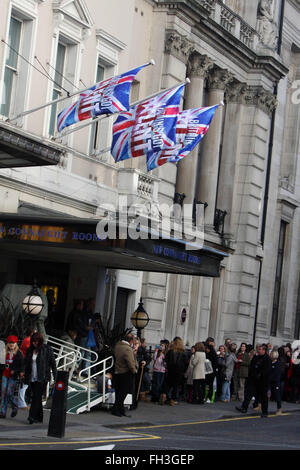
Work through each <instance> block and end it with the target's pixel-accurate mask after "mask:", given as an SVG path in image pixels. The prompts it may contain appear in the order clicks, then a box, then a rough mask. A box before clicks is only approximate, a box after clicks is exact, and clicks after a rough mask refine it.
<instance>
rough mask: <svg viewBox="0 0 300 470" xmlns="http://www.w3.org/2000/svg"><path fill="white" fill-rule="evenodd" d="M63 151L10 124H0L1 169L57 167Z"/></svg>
mask: <svg viewBox="0 0 300 470" xmlns="http://www.w3.org/2000/svg"><path fill="white" fill-rule="evenodd" d="M61 155H62V151H61V150H59V149H58V148H57V147H56V146H55V145H54V144H53V143H50V142H48V143H47V144H45V143H43V142H42V141H41V139H39V138H38V137H37V136H31V135H29V134H28V133H25V132H22V131H21V130H20V129H17V128H16V127H14V126H11V125H9V124H5V123H1V124H0V168H17V167H27V166H43V165H57V164H58V163H59V161H60V158H61Z"/></svg>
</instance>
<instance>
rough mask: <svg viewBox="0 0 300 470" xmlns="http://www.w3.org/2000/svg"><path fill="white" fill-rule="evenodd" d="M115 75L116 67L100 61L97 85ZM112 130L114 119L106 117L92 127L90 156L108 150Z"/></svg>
mask: <svg viewBox="0 0 300 470" xmlns="http://www.w3.org/2000/svg"><path fill="white" fill-rule="evenodd" d="M113 75H115V69H114V67H111V66H108V65H106V64H103V62H102V61H101V62H100V60H98V65H97V74H96V82H95V83H98V82H101V81H102V80H105V79H107V78H110V77H112V76H113ZM98 117H101V116H97V117H96V118H98ZM111 129H112V118H107V117H106V118H103V119H102V120H100V121H97V122H95V124H92V125H91V131H90V144H89V153H90V155H96V154H97V153H98V152H101V151H103V150H105V149H107V148H108V146H109V144H110V142H109V140H108V139H109V135H110V134H111ZM104 153H105V152H104ZM101 155H102V153H101ZM103 158H105V157H104V156H102V159H103Z"/></svg>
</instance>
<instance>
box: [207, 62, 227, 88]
mask: <svg viewBox="0 0 300 470" xmlns="http://www.w3.org/2000/svg"><path fill="white" fill-rule="evenodd" d="M233 79H234V77H233V74H232V73H231V72H229V70H227V69H220V68H219V67H217V66H214V68H213V69H211V70H210V71H209V74H208V77H207V84H208V88H209V89H210V90H225V88H226V87H227V85H228V84H229V83H230V82H232V80H233Z"/></svg>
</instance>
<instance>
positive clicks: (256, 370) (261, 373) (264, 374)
mask: <svg viewBox="0 0 300 470" xmlns="http://www.w3.org/2000/svg"><path fill="white" fill-rule="evenodd" d="M271 368H272V362H271V359H270V356H269V355H268V354H267V347H266V346H265V345H260V346H258V348H257V355H255V356H254V357H253V359H252V361H251V362H250V366H249V374H248V380H247V384H246V390H245V398H244V401H243V403H242V406H240V407H239V406H236V410H237V411H239V412H240V413H247V410H248V406H249V403H250V401H251V399H252V397H253V396H255V397H259V399H260V402H261V411H262V414H261V417H262V418H266V417H267V416H268V386H269V382H270V374H271Z"/></svg>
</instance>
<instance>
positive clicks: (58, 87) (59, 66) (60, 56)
mask: <svg viewBox="0 0 300 470" xmlns="http://www.w3.org/2000/svg"><path fill="white" fill-rule="evenodd" d="M65 58H66V46H65V45H64V44H61V43H58V46H57V55H56V64H55V75H54V82H55V83H54V86H53V95H52V100H56V99H57V98H60V97H61V96H62V94H63V93H62V86H63V76H64V68H65ZM57 114H58V111H57V103H56V104H53V105H52V106H51V116H50V125H49V134H50V135H54V132H55V127H56V116H57Z"/></svg>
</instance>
